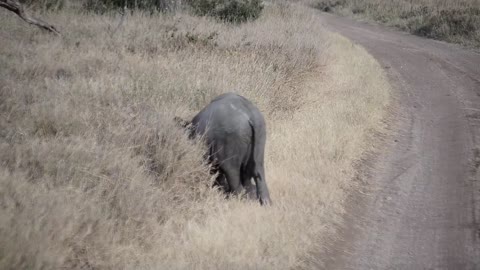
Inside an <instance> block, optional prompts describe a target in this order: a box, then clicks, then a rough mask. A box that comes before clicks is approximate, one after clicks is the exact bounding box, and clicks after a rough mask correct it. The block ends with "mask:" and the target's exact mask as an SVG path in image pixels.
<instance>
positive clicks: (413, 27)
mask: <svg viewBox="0 0 480 270" xmlns="http://www.w3.org/2000/svg"><path fill="white" fill-rule="evenodd" d="M309 2H310V3H313V4H314V5H315V6H317V7H318V8H320V9H322V10H324V11H329V12H336V13H340V14H343V15H351V16H355V17H358V18H367V19H371V20H375V21H377V22H381V23H384V24H386V25H390V26H395V27H398V28H400V29H402V30H405V31H409V32H411V33H413V34H415V35H419V36H425V37H429V38H434V39H440V40H445V41H449V42H455V43H460V44H463V45H467V46H472V47H477V48H480V0H456V1H450V0H389V1H383V0H354V1H347V0H317V1H315V0H309Z"/></svg>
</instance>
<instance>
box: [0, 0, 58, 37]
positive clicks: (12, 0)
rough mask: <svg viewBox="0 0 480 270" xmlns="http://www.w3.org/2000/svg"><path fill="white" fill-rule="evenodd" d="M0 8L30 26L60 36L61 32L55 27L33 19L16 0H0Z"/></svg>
mask: <svg viewBox="0 0 480 270" xmlns="http://www.w3.org/2000/svg"><path fill="white" fill-rule="evenodd" d="M0 7H3V8H6V9H8V10H10V11H12V12H14V13H15V14H17V15H18V16H19V17H20V18H22V19H23V20H24V21H26V22H27V23H29V24H33V25H36V26H38V27H40V28H42V29H45V30H47V31H49V32H51V33H54V34H57V35H60V32H59V31H58V30H57V29H56V28H55V26H53V25H51V24H48V23H46V22H44V21H42V20H40V19H36V18H33V17H31V16H30V15H29V14H27V13H26V12H25V10H24V9H23V6H22V4H20V2H18V1H16V0H0Z"/></svg>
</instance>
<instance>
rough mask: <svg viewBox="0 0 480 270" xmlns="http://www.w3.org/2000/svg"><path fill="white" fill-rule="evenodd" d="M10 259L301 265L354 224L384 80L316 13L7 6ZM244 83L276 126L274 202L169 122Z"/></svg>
mask: <svg viewBox="0 0 480 270" xmlns="http://www.w3.org/2000/svg"><path fill="white" fill-rule="evenodd" d="M0 13H1V16H0V25H2V28H1V29H0V36H1V46H0V64H1V66H2V68H1V69H0V164H1V168H0V268H1V269H41V268H47V269H58V268H62V267H63V268H67V269H71V268H85V269H97V268H102V269H104V268H107V269H237V268H238V269H291V268H297V267H301V266H305V265H308V264H309V263H310V262H311V261H312V260H319V258H310V257H308V255H307V254H309V253H310V252H311V251H313V250H317V251H319V250H321V249H322V248H323V247H324V244H325V242H324V241H325V239H326V236H327V235H328V234H331V233H333V232H334V230H335V223H338V222H340V221H341V214H342V212H343V202H344V200H345V198H346V196H347V192H348V190H349V189H350V188H352V186H353V185H354V183H353V182H352V178H353V177H354V175H355V170H354V167H353V166H354V164H355V162H356V161H358V160H360V158H361V157H362V156H363V155H364V154H365V153H366V152H367V151H370V150H372V149H373V143H374V142H373V140H371V136H372V134H374V132H378V131H381V129H382V118H383V117H384V115H385V109H386V107H387V106H388V103H389V86H388V84H387V83H386V79H385V76H384V74H383V73H382V71H381V68H380V67H379V65H378V64H377V63H376V62H375V61H374V60H373V59H372V57H370V56H369V55H368V54H367V53H366V52H365V50H363V49H362V48H359V47H357V46H356V45H353V44H352V43H350V42H349V41H348V40H346V39H344V38H342V37H340V36H337V35H332V34H329V33H326V32H324V31H323V30H322V28H321V23H320V21H319V20H318V19H317V18H316V15H315V12H314V11H312V10H310V9H308V8H305V7H302V6H297V5H291V4H285V3H283V4H282V3H277V4H269V5H268V6H267V7H266V9H265V11H264V14H263V15H262V17H261V18H260V19H259V20H257V21H255V22H251V23H247V24H243V25H240V26H232V25H224V24H221V23H217V22H214V21H211V20H208V19H204V18H196V17H192V16H189V15H187V14H177V15H155V16H149V15H143V14H140V13H136V14H133V15H131V16H128V17H127V19H126V21H125V24H124V25H123V27H122V28H121V29H120V30H119V31H118V32H116V33H115V34H114V35H112V34H111V33H112V31H111V29H113V28H114V26H115V25H116V23H117V21H118V18H114V17H109V16H99V15H90V14H78V13H75V12H74V11H72V10H65V11H62V12H61V13H58V14H46V15H45V16H46V19H48V21H49V22H52V23H54V24H56V25H62V28H63V29H62V30H63V32H64V33H68V34H67V35H66V36H64V37H63V38H55V37H52V36H50V35H48V34H43V33H40V32H39V31H38V30H37V29H35V28H31V27H29V26H28V25H25V24H23V23H22V22H21V21H19V20H18V19H17V18H15V17H14V16H13V15H12V14H8V13H6V12H5V11H0ZM225 91H236V92H238V93H241V94H243V95H245V96H247V97H248V98H249V99H251V100H252V101H254V102H255V103H256V104H257V105H258V106H259V108H260V109H261V110H262V111H263V112H264V114H265V116H266V120H267V125H268V138H267V149H266V170H267V172H266V173H267V177H266V178H267V182H268V185H269V188H270V191H271V196H272V199H273V201H274V205H273V206H272V207H261V206H259V205H258V203H257V202H250V201H243V200H237V199H230V200H225V199H224V198H223V195H222V194H221V193H219V192H217V191H215V190H213V189H211V188H209V186H210V184H211V181H212V179H211V176H210V175H209V173H208V168H207V166H206V165H205V164H204V162H203V161H202V153H203V150H204V149H203V148H202V147H201V145H200V144H196V143H194V142H190V141H188V140H187V138H185V135H184V134H183V131H182V130H180V129H178V128H177V127H176V126H175V124H174V122H173V117H174V116H175V115H178V116H182V117H190V116H192V115H193V114H194V113H195V112H197V111H198V110H199V109H200V108H201V107H203V106H204V105H205V104H206V103H207V102H208V101H209V100H210V99H211V98H213V97H214V96H216V95H217V94H220V93H222V92H225Z"/></svg>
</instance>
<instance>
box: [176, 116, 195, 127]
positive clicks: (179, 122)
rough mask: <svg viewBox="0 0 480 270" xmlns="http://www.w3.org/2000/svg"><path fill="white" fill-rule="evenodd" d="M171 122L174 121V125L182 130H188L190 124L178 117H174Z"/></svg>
mask: <svg viewBox="0 0 480 270" xmlns="http://www.w3.org/2000/svg"><path fill="white" fill-rule="evenodd" d="M173 120H174V121H175V123H177V125H178V126H180V127H182V128H188V126H190V124H191V122H190V121H186V120H183V119H182V118H180V117H178V116H175V118H173Z"/></svg>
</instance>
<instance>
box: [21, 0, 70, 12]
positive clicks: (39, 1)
mask: <svg viewBox="0 0 480 270" xmlns="http://www.w3.org/2000/svg"><path fill="white" fill-rule="evenodd" d="M21 2H22V4H25V5H26V6H28V7H30V8H37V9H45V10H59V9H62V8H63V7H64V6H65V2H66V0H23V1H21Z"/></svg>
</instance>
